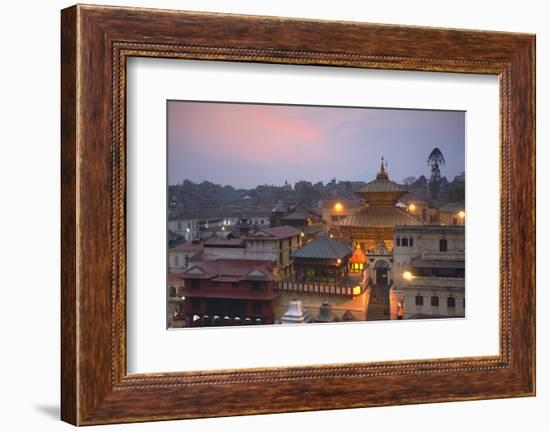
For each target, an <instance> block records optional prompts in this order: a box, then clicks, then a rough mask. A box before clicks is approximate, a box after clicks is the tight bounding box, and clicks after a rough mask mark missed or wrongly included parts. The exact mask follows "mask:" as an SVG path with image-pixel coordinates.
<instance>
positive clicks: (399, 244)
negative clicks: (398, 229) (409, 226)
mask: <svg viewBox="0 0 550 431" xmlns="http://www.w3.org/2000/svg"><path fill="white" fill-rule="evenodd" d="M395 244H396V245H397V247H401V238H399V237H397V239H396V240H395Z"/></svg>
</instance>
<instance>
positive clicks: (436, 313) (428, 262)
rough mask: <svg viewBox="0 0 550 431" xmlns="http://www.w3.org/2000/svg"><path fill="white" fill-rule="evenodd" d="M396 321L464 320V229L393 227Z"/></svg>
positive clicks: (392, 296)
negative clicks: (452, 318)
mask: <svg viewBox="0 0 550 431" xmlns="http://www.w3.org/2000/svg"><path fill="white" fill-rule="evenodd" d="M393 241H394V249H393V268H394V271H393V281H394V285H393V287H392V288H391V290H390V316H391V318H392V319H397V318H399V317H401V318H404V319H411V318H412V319H420V318H429V317H464V315H465V296H464V274H465V272H464V263H465V260H464V259H465V258H464V244H465V242H464V226H434V225H431V226H429V225H428V226H395V227H394V228H393Z"/></svg>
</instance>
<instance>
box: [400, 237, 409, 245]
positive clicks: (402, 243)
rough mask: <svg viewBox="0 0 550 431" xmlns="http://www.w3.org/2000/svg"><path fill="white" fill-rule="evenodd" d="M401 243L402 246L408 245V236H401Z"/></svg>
mask: <svg viewBox="0 0 550 431" xmlns="http://www.w3.org/2000/svg"><path fill="white" fill-rule="evenodd" d="M401 245H402V246H403V247H408V246H409V238H403V239H402V240H401Z"/></svg>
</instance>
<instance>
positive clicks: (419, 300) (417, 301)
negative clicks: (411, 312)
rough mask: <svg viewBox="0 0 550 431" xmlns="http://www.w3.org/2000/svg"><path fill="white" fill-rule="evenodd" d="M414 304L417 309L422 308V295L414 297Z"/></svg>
mask: <svg viewBox="0 0 550 431" xmlns="http://www.w3.org/2000/svg"><path fill="white" fill-rule="evenodd" d="M414 303H415V304H416V306H417V307H422V306H423V305H424V297H423V296H422V295H416V297H415V298H414Z"/></svg>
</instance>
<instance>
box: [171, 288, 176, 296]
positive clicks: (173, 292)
mask: <svg viewBox="0 0 550 431" xmlns="http://www.w3.org/2000/svg"><path fill="white" fill-rule="evenodd" d="M175 297H176V286H170V298H175Z"/></svg>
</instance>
